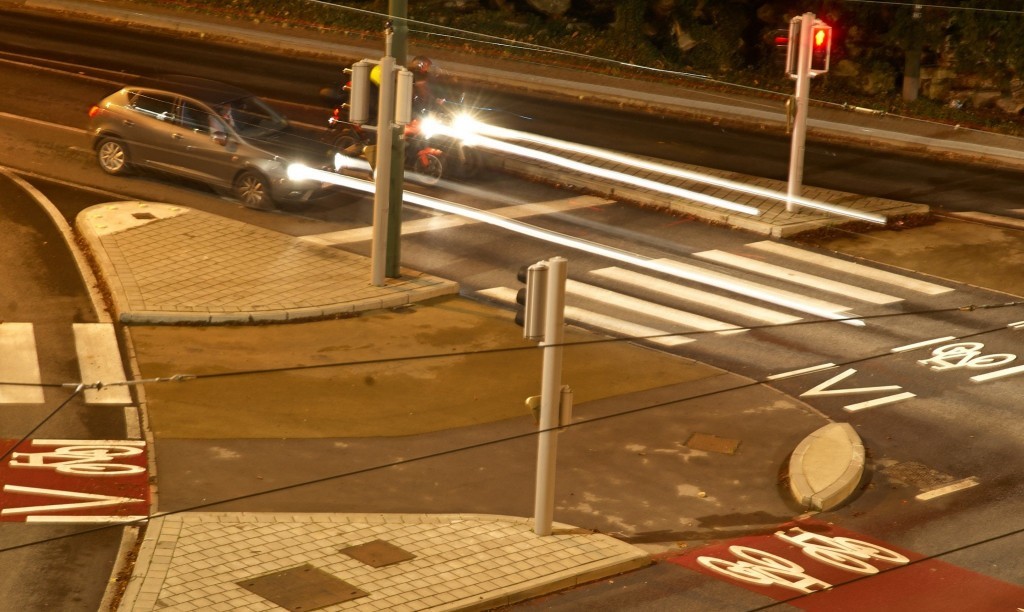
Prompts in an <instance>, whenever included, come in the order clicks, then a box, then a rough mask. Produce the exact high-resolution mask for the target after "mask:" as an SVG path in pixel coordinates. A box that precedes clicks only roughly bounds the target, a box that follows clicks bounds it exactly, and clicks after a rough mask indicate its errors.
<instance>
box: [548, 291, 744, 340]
mask: <svg viewBox="0 0 1024 612" xmlns="http://www.w3.org/2000/svg"><path fill="white" fill-rule="evenodd" d="M565 288H566V291H567V292H568V293H569V294H571V295H576V296H579V297H584V298H587V299H591V300H595V301H598V302H602V303H604V304H608V305H610V306H615V307H618V308H623V309H625V310H632V311H635V312H637V313H641V314H643V316H645V317H651V318H654V319H659V320H661V321H664V322H666V323H668V324H670V325H683V326H686V327H692V328H693V329H697V330H701V331H714V332H718V333H720V334H735V333H739V332H743V331H746V330H745V329H742V328H739V329H738V328H737V326H736V325H731V324H729V323H723V322H721V321H716V320H714V319H709V318H707V317H702V316H700V315H696V314H693V313H689V312H685V311H682V310H676V309H675V308H669V307H668V306H662V305H661V304H655V303H653V302H648V301H646V300H641V299H639V298H635V297H631V296H628V295H624V294H622V293H618V292H615V291H610V290H608V289H602V288H601V287H595V286H594V285H588V284H586V283H581V282H579V281H574V280H572V279H569V280H568V281H566V284H565Z"/></svg>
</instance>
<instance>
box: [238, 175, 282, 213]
mask: <svg viewBox="0 0 1024 612" xmlns="http://www.w3.org/2000/svg"><path fill="white" fill-rule="evenodd" d="M235 197H236V198H238V199H239V200H240V201H241V202H242V204H244V205H245V206H247V207H248V208H259V209H263V210H270V209H272V208H274V205H273V202H271V200H270V184H269V183H267V179H265V178H263V175H261V174H259V173H257V172H254V171H252V170H246V171H245V172H243V173H241V174H239V175H238V177H237V178H235Z"/></svg>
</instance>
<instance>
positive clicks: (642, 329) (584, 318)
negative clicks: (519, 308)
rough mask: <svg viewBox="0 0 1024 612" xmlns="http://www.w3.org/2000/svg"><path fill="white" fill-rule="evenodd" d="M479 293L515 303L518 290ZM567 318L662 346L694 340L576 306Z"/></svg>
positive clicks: (566, 311) (504, 289) (487, 290)
mask: <svg viewBox="0 0 1024 612" xmlns="http://www.w3.org/2000/svg"><path fill="white" fill-rule="evenodd" d="M477 293H479V294H480V295H483V296H486V297H489V298H491V299H493V300H497V301H499V302H502V303H505V304H512V305H515V303H516V290H515V289H510V288H508V287H493V288H491V289H483V290H481V291H478V292H477ZM565 318H566V319H567V320H571V321H573V322H576V323H582V324H584V325H591V326H593V327H597V328H599V329H603V330H606V331H608V332H611V333H614V334H619V335H621V336H625V337H627V338H643V339H646V340H647V341H649V342H653V343H655V344H660V345H662V346H679V345H681V344H686V343H688V342H693V339H692V338H686V337H684V336H677V335H673V336H667V335H666V334H668V333H670V332H667V331H665V330H661V329H654V328H653V327H647V326H646V325H638V324H636V323H630V322H629V321H623V320H622V319H616V318H615V317H610V316H608V315H603V314H601V313H597V312H592V311H590V310H584V309H582V308H577V307H575V306H566V307H565Z"/></svg>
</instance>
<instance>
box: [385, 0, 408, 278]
mask: <svg viewBox="0 0 1024 612" xmlns="http://www.w3.org/2000/svg"><path fill="white" fill-rule="evenodd" d="M388 15H390V16H391V17H392V18H394V19H393V24H394V37H393V39H392V41H391V51H390V53H388V55H390V56H391V57H393V58H394V59H395V61H396V62H397V63H398V65H399V66H405V60H406V54H407V50H408V43H407V39H408V32H409V23H408V21H407V20H406V17H407V16H408V1H407V0H389V2H388ZM391 129H392V130H394V132H395V133H397V134H401V132H400V131H399V130H402V129H403V128H399V127H393V128H391ZM390 150H391V163H390V171H389V172H388V176H389V179H390V182H391V184H390V189H389V190H388V214H387V217H386V222H387V245H388V246H387V257H386V261H385V270H384V271H385V274H387V276H388V278H398V277H399V276H401V275H402V271H401V267H402V261H401V260H402V202H403V199H404V198H403V194H402V190H403V188H404V187H405V140H404V139H403V138H402V137H401V136H400V135H399V136H397V137H394V136H393V137H392V138H391V145H390Z"/></svg>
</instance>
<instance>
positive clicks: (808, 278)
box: [694, 251, 903, 304]
mask: <svg viewBox="0 0 1024 612" xmlns="http://www.w3.org/2000/svg"><path fill="white" fill-rule="evenodd" d="M694 255H695V256H697V257H700V258H701V259H707V260H708V261H713V262H716V263H720V264H725V265H727V266H732V267H734V268H739V269H741V270H747V271H748V272H754V273H756V274H760V275H763V276H771V277H774V278H777V279H779V280H784V281H787V282H790V283H795V284H797V285H804V286H806V287H814V288H815V289H819V290H821V291H825V292H828V293H835V294H838V295H844V296H847V297H851V298H853V299H856V300H861V301H862V302H870V303H872V304H892V303H893V302H901V301H903V300H902V298H898V297H893V296H891V295H885V294H884V293H879V292H877V291H871V290H870V289H864V288H862V287H855V286H853V285H850V284H848V283H841V282H839V281H834V280H832V279H829V278H824V277H821V276H815V275H813V274H807V273H806V272H798V271H797V270H791V269H789V268H784V267H782V266H778V265H775V264H771V263H767V262H764V261H757V260H756V259H750V258H749V257H744V256H742V255H736V254H734V253H726V252H725V251H703V252H700V253H694Z"/></svg>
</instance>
